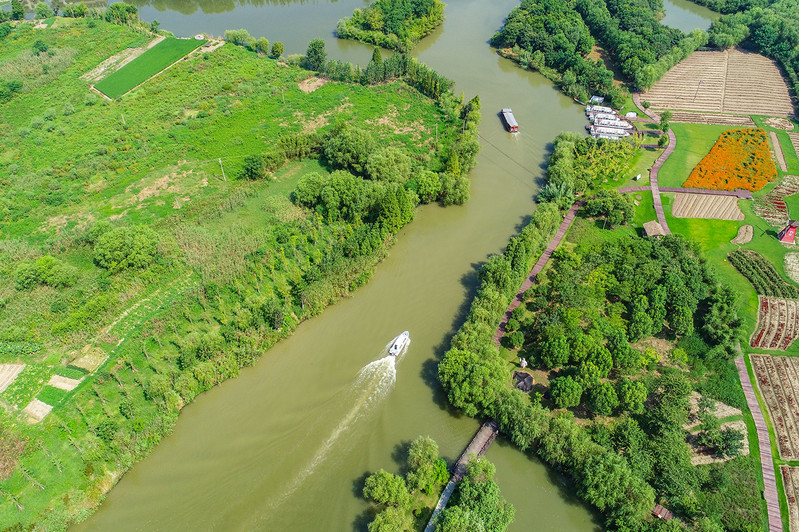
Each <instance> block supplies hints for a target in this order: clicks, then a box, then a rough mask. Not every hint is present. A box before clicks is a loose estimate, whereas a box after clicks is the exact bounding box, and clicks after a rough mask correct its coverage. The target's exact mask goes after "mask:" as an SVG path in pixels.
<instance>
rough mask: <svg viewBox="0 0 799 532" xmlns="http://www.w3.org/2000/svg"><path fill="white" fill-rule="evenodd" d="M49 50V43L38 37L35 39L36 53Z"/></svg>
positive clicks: (34, 49) (34, 51)
mask: <svg viewBox="0 0 799 532" xmlns="http://www.w3.org/2000/svg"><path fill="white" fill-rule="evenodd" d="M46 51H47V44H46V43H45V42H44V41H43V40H41V39H36V40H35V41H33V53H34V54H36V55H39V54H42V53H44V52H46Z"/></svg>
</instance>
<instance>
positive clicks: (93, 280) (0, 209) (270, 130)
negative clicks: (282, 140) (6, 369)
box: [0, 18, 460, 529]
mask: <svg viewBox="0 0 799 532" xmlns="http://www.w3.org/2000/svg"><path fill="white" fill-rule="evenodd" d="M151 38H152V37H151V36H150V35H147V34H144V33H138V32H137V31H134V30H133V29H131V28H124V27H120V26H114V25H111V24H106V23H104V22H101V21H89V20H82V19H60V18H59V19H56V22H55V23H54V25H53V26H51V27H50V28H47V29H46V30H34V29H33V25H32V24H20V25H18V26H17V27H16V28H15V29H14V31H13V32H12V33H11V35H9V36H8V37H6V38H5V39H4V40H3V42H2V45H1V46H0V69H1V70H2V71H3V72H4V75H5V76H8V77H9V78H11V79H14V78H19V79H21V81H23V84H24V85H23V89H22V91H21V92H20V93H19V94H17V95H16V96H14V98H13V99H11V100H10V101H9V102H7V103H5V104H3V105H2V106H0V135H2V137H3V147H4V149H3V151H2V152H1V153H0V183H2V187H3V188H2V191H3V192H2V197H1V198H0V235H1V238H2V239H0V264H1V265H2V266H0V301H1V302H2V303H1V304H0V363H10V362H23V363H25V364H27V366H26V368H25V370H24V371H23V372H22V374H21V375H20V376H19V377H18V378H17V380H16V381H15V382H14V383H13V384H12V385H11V386H10V387H9V388H8V389H7V390H6V391H5V392H3V393H2V394H0V403H2V405H3V406H4V408H3V409H2V410H1V411H0V440H2V442H3V445H4V447H3V450H4V453H0V456H1V458H0V498H1V499H0V500H2V501H3V503H2V506H0V528H5V527H7V526H11V525H14V524H18V523H19V524H22V525H23V526H29V525H32V524H37V525H38V526H42V527H46V528H49V529H60V528H63V527H64V526H66V524H68V523H70V522H72V521H74V520H76V519H81V518H84V517H85V516H86V515H88V514H89V513H90V512H91V511H92V510H93V509H94V508H95V507H96V505H97V504H98V503H99V502H100V501H101V500H102V498H103V496H104V494H105V493H106V492H107V491H108V490H109V489H110V488H111V487H112V486H113V485H114V483H115V482H116V481H117V480H118V479H119V477H120V476H121V474H122V473H123V472H124V471H125V470H126V469H128V468H129V467H130V466H131V465H132V464H133V463H135V461H137V460H139V459H140V458H142V457H143V456H145V455H146V454H147V453H148V452H149V451H150V450H151V449H152V448H153V446H154V445H156V444H157V443H158V441H159V440H160V438H162V437H163V436H164V435H165V434H167V433H169V431H170V430H171V427H172V426H173V424H174V422H175V420H176V417H177V414H178V412H179V410H180V408H181V407H182V406H183V405H184V404H186V403H188V402H190V401H191V400H192V399H193V397H194V396H196V395H197V394H198V393H201V392H202V391H204V390H206V389H208V388H209V387H211V386H213V385H215V384H216V383H218V382H221V381H222V380H224V379H226V378H229V377H231V376H235V375H236V374H237V373H238V371H239V368H240V367H241V366H243V365H246V364H249V363H252V361H253V360H255V358H257V356H259V355H260V353H262V352H263V351H264V350H266V349H268V347H269V346H271V345H272V344H273V343H274V342H276V341H277V340H278V339H280V338H282V337H285V336H287V335H288V334H290V333H291V332H292V331H293V329H294V327H296V324H297V323H298V322H299V321H300V320H301V319H303V318H304V317H305V314H304V312H305V311H304V308H303V304H302V301H300V300H298V299H296V298H298V297H299V296H300V295H301V289H302V287H301V284H300V283H301V282H302V280H303V279H305V278H306V273H307V272H308V271H309V270H310V269H311V268H318V269H319V270H320V271H321V278H320V279H318V280H317V281H314V282H315V283H317V284H318V283H325V282H326V280H329V279H333V281H330V282H331V283H333V284H332V285H330V286H329V287H328V288H329V292H330V293H332V294H335V296H340V295H342V294H345V293H346V292H347V291H348V290H349V289H353V288H355V287H357V286H359V285H360V284H362V283H363V282H365V281H366V279H368V276H369V273H370V271H371V267H372V266H373V265H374V264H375V262H376V261H378V260H380V258H381V257H382V256H383V255H384V253H385V245H383V246H381V247H379V249H376V250H375V251H374V252H373V253H369V254H367V255H364V256H360V257H357V258H355V259H346V258H344V259H336V260H332V259H330V257H331V253H332V250H333V248H334V247H336V246H337V245H338V244H339V243H340V242H341V241H342V240H343V239H344V238H346V236H347V231H348V228H347V226H346V225H344V224H341V223H336V222H335V221H326V220H323V219H322V218H321V217H320V216H318V215H315V214H314V213H311V212H309V211H307V210H305V209H300V208H298V207H296V206H295V205H294V204H293V203H292V202H291V201H290V194H291V192H292V191H293V190H294V188H295V186H296V183H297V182H298V181H299V179H300V178H301V177H302V176H303V175H306V174H307V173H309V172H318V173H321V174H328V173H329V171H330V170H329V169H328V168H327V167H325V166H323V165H322V164H321V163H320V161H319V160H316V159H309V160H303V161H299V162H292V163H288V164H287V165H286V166H284V167H283V168H282V169H281V170H280V171H278V172H277V173H276V174H275V175H274V176H273V177H272V178H271V179H267V180H263V181H255V182H243V181H239V180H237V179H235V176H236V175H237V174H238V172H239V169H240V168H241V166H242V162H243V159H244V157H245V156H247V155H251V154H256V153H261V152H263V151H265V150H266V149H267V148H269V147H271V146H272V145H273V144H274V142H275V140H276V139H277V138H278V137H280V136H282V135H288V134H292V133H301V132H306V133H307V132H311V131H320V132H324V131H325V130H327V129H329V128H331V127H332V124H333V123H334V122H336V121H338V120H340V121H346V122H348V123H350V124H352V125H353V126H354V127H363V128H368V129H369V130H370V131H372V133H373V135H374V136H375V139H376V140H377V142H378V143H379V144H381V145H392V146H397V147H401V148H403V149H404V150H406V152H407V153H408V154H410V155H411V157H412V158H413V160H414V163H415V164H418V165H420V166H426V167H429V168H432V169H433V170H439V169H440V166H441V163H440V158H439V154H440V153H441V151H442V150H446V146H448V144H449V143H450V142H452V139H453V138H454V136H455V135H456V134H457V131H459V128H460V125H458V128H455V127H454V126H453V127H448V125H449V120H448V119H447V117H446V116H444V114H443V113H442V112H441V111H440V110H439V108H438V107H437V106H436V105H435V104H434V102H432V101H431V100H429V99H428V98H426V97H424V96H422V95H421V94H419V93H418V92H417V91H416V90H414V89H412V88H409V87H408V86H407V85H405V84H403V83H401V82H396V83H387V84H384V85H381V86H379V87H375V88H367V87H363V86H360V85H354V86H353V85H346V84H341V83H327V84H325V85H324V86H322V87H320V88H319V89H317V90H316V91H314V92H312V93H309V94H306V93H304V92H302V91H301V90H300V89H299V88H298V82H299V81H301V80H303V79H306V78H308V77H309V75H310V74H309V73H308V72H306V71H303V70H301V69H299V68H293V67H284V66H280V65H278V64H277V62H276V61H274V60H270V59H267V58H264V57H259V56H257V55H256V54H255V53H252V52H248V51H246V50H244V49H243V48H240V47H235V46H230V45H226V46H224V47H222V48H220V49H218V50H216V51H214V52H213V53H211V54H205V55H198V56H196V57H194V58H192V59H190V60H188V61H181V62H179V63H178V64H176V65H175V66H174V67H172V68H170V69H169V70H167V71H166V72H164V73H162V74H161V75H160V76H158V77H156V78H154V79H152V80H150V81H148V82H147V83H146V84H145V85H143V86H142V87H140V88H138V89H137V90H136V91H133V92H131V93H130V94H127V95H126V96H124V97H123V98H121V99H120V100H119V101H117V102H106V101H104V100H102V99H100V98H97V97H96V95H93V94H91V93H90V92H89V84H88V82H86V81H84V80H82V79H80V76H81V75H82V74H84V73H85V72H88V71H90V70H91V69H93V68H95V67H96V66H97V65H98V64H99V63H100V62H101V61H103V60H104V59H106V58H108V57H110V56H111V55H113V54H116V53H118V52H119V51H121V50H123V49H125V48H128V47H133V46H140V45H142V44H144V43H146V42H148V41H149V40H150V39H151ZM37 39H41V40H42V41H44V42H45V43H46V44H47V45H48V47H49V51H48V53H47V54H42V55H41V56H36V55H35V54H33V53H32V52H31V47H32V43H33V41H35V40H37ZM365 59H368V58H365ZM45 65H47V66H45ZM282 95H284V96H285V103H284V102H283V99H282ZM122 115H124V117H125V120H124V122H123V120H122ZM436 123H439V145H438V146H435V145H434V141H433V138H434V133H433V131H434V129H435V124H436ZM442 126H444V127H442ZM220 158H221V162H222V164H223V165H224V172H225V174H224V175H223V171H222V169H221V167H220V161H219V159H220ZM103 222H109V223H110V224H111V226H129V227H130V226H134V225H146V226H149V227H151V228H153V229H155V230H156V232H157V235H158V246H157V253H156V258H155V260H154V261H153V262H152V263H151V264H149V265H148V266H147V267H146V268H144V269H141V270H132V269H131V270H119V271H111V270H106V269H103V268H100V267H98V266H97V265H96V264H95V262H94V261H93V257H94V252H93V249H92V244H93V242H94V241H95V239H96V238H97V235H96V234H95V233H93V231H96V230H100V229H103V230H105V228H107V227H106V226H104V225H103ZM43 255H50V256H52V257H54V258H55V259H56V261H57V263H58V264H59V265H60V266H59V267H60V268H62V270H63V271H65V272H67V273H68V274H69V275H68V277H69V276H72V277H73V280H72V281H70V282H65V283H64V284H57V283H53V284H56V286H52V285H48V284H47V282H40V283H38V284H36V285H35V286H33V287H30V288H24V287H21V286H19V287H18V286H17V282H18V280H19V273H18V267H19V266H20V265H22V264H29V263H32V262H33V261H35V260H37V259H38V258H40V257H42V256H43ZM326 261H328V262H326ZM298 287H299V288H298ZM275 301H279V302H282V303H280V304H279V305H277V307H275V306H274V302H275ZM292 301H293V303H292ZM270 305H272V306H270ZM267 312H268V314H269V320H265V318H264V315H265V313H267ZM87 353H88V354H94V355H96V359H97V361H98V363H100V366H99V368H97V369H96V370H95V371H93V372H90V374H88V375H85V376H84V373H85V372H83V371H81V370H79V369H76V368H74V367H73V366H72V364H74V363H76V359H78V358H80V357H82V356H83V355H84V354H87ZM181 357H182V358H181ZM103 360H105V361H104V362H103ZM54 374H61V375H64V376H67V377H70V378H77V377H82V380H81V381H80V384H79V385H78V386H77V387H76V388H75V389H74V390H72V391H68V392H63V391H60V390H56V389H55V388H52V387H46V383H47V382H48V380H49V379H50V377H51V376H52V375H54ZM34 397H38V399H39V400H41V401H42V402H44V403H45V404H49V405H51V406H53V410H52V411H51V412H50V413H49V414H48V415H47V416H46V417H45V418H44V419H43V420H42V421H41V422H39V423H37V424H29V423H27V422H26V421H25V417H26V416H25V415H24V414H23V413H22V412H21V411H20V409H21V408H23V407H24V406H25V405H26V404H28V403H29V401H30V400H31V399H33V398H34ZM6 450H9V452H5V451H6ZM12 451H13V452H12Z"/></svg>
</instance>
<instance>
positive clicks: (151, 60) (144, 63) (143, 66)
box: [95, 37, 206, 99]
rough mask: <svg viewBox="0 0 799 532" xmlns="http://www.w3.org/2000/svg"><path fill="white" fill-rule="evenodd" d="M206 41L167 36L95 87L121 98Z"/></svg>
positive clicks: (111, 96) (110, 95) (111, 95)
mask: <svg viewBox="0 0 799 532" xmlns="http://www.w3.org/2000/svg"><path fill="white" fill-rule="evenodd" d="M205 42H206V41H204V40H200V39H176V38H174V37H167V38H166V39H164V40H163V41H161V42H159V43H158V44H156V45H155V46H153V47H152V48H150V49H149V50H147V51H146V52H144V53H143V54H142V55H140V56H139V57H137V58H136V59H134V60H133V61H131V62H130V63H128V64H127V65H125V66H123V67H122V68H120V69H119V70H117V71H115V72H112V73H111V74H110V75H108V76H106V77H105V78H103V80H102V81H100V82H99V83H97V84H96V85H95V88H96V89H97V90H99V91H100V92H102V93H103V94H105V95H106V96H108V97H110V98H112V99H116V98H119V97H120V96H122V95H123V94H125V93H126V92H128V91H130V90H131V89H133V88H134V87H136V86H138V85H140V84H142V83H144V82H145V81H147V80H148V79H149V78H150V77H152V76H154V75H156V74H158V73H159V72H161V71H162V70H163V69H165V68H167V67H168V66H169V65H171V64H172V63H174V62H175V61H178V60H179V59H180V58H181V57H183V56H185V55H186V54H188V53H189V52H191V51H193V50H196V49H197V48H199V47H200V46H202V45H203V44H205Z"/></svg>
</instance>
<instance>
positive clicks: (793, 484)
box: [780, 465, 799, 532]
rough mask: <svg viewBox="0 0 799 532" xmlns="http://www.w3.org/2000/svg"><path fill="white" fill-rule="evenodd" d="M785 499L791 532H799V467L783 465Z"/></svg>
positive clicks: (781, 467)
mask: <svg viewBox="0 0 799 532" xmlns="http://www.w3.org/2000/svg"><path fill="white" fill-rule="evenodd" d="M780 471H781V472H782V483H783V485H784V486H785V498H786V499H788V518H789V523H790V524H789V527H790V531H791V532H799V502H798V501H797V499H798V498H799V467H791V466H787V465H781V466H780Z"/></svg>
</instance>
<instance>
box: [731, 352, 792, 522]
mask: <svg viewBox="0 0 799 532" xmlns="http://www.w3.org/2000/svg"><path fill="white" fill-rule="evenodd" d="M739 351H740V347H739ZM743 357H744V355H741V356H739V357H736V358H735V365H736V366H737V367H738V377H739V378H740V379H741V386H742V387H743V389H744V395H745V396H746V403H747V404H748V405H749V411H750V412H752V418H754V421H755V429H756V430H757V440H758V443H759V445H760V467H762V468H763V484H764V486H765V489H764V490H763V498H764V499H765V500H766V512H767V513H768V529H769V532H782V530H783V529H782V516H781V515H780V498H779V492H778V491H777V476H776V473H775V471H774V459H773V458H772V456H771V441H770V439H769V435H768V426H767V425H766V420H765V419H763V412H762V411H761V410H760V403H758V402H757V396H755V390H754V389H753V388H752V381H751V380H750V379H749V372H748V371H747V370H746V362H745V361H744V358H743Z"/></svg>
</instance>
